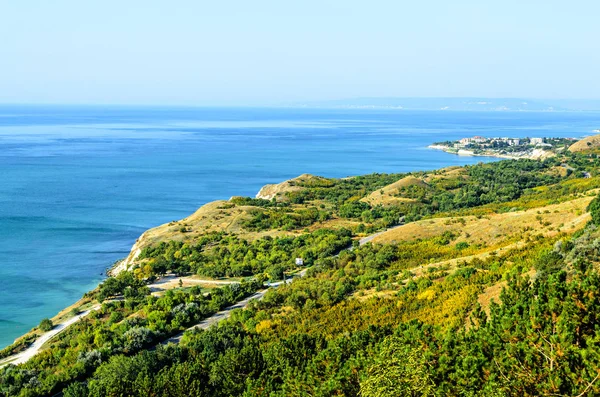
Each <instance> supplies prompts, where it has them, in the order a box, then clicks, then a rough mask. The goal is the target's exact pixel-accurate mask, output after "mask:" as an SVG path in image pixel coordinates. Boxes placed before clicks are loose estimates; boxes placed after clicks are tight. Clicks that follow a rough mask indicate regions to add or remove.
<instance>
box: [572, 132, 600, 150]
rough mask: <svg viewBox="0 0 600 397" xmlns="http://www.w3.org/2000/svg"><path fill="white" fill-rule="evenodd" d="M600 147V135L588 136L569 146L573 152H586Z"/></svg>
mask: <svg viewBox="0 0 600 397" xmlns="http://www.w3.org/2000/svg"><path fill="white" fill-rule="evenodd" d="M599 147H600V135H593V136H588V137H586V138H583V139H581V140H580V141H577V142H575V143H574V144H573V145H571V146H569V151H570V152H572V153H577V152H585V151H588V150H596V149H598V148H599Z"/></svg>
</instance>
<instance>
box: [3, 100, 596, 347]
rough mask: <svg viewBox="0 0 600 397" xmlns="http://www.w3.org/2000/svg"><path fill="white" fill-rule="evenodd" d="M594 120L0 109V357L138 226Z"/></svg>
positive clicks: (77, 290) (569, 129)
mask: <svg viewBox="0 0 600 397" xmlns="http://www.w3.org/2000/svg"><path fill="white" fill-rule="evenodd" d="M596 128H600V114H599V113H583V112H581V113H525V112H523V113H508V112H493V113H492V112H490V113H485V112H442V111H440V112H408V111H397V110H396V111H391V110H390V111H382V110H363V109H360V110H316V109H266V108H261V109H252V108H238V109H234V108H229V109H225V108H223V109H221V108H150V107H145V108H136V107H67V106H0V172H1V177H0V347H3V346H6V345H8V344H10V343H11V342H12V341H13V340H14V339H15V338H16V337H17V336H19V335H21V334H22V333H24V332H26V331H27V330H29V329H30V328H31V327H33V326H35V325H36V324H37V323H39V321H40V320H41V319H42V318H44V317H51V316H53V315H54V314H55V313H57V312H58V311H59V310H60V309H62V308H63V307H65V306H67V305H69V304H71V303H73V302H74V301H76V300H77V299H78V298H79V297H81V295H82V294H83V293H84V292H86V291H87V290H89V289H91V288H93V287H95V286H96V285H97V283H98V282H99V281H101V280H102V279H103V274H104V271H105V269H106V268H107V267H108V266H110V265H111V264H112V263H113V262H115V261H116V260H118V259H120V258H123V257H124V256H126V255H127V253H128V252H129V249H130V247H131V245H132V244H133V242H134V241H135V239H136V238H137V237H138V236H139V235H140V234H141V233H142V232H143V231H144V230H146V229H148V228H150V227H152V226H156V225H159V224H162V223H165V222H169V221H171V220H175V219H180V218H183V217H185V216H187V215H189V214H190V213H192V212H193V211H194V210H195V209H196V208H198V207H199V206H201V205H202V204H204V203H206V202H209V201H212V200H215V199H223V198H229V197H230V196H232V195H248V196H254V195H255V194H256V192H257V191H258V190H259V189H260V187H261V186H263V185H264V184H266V183H275V182H280V181H282V180H285V179H289V178H291V177H294V176H297V175H299V174H302V173H312V174H317V175H323V176H328V177H344V176H349V175H358V174H365V173H371V172H404V171H414V170H426V169H435V168H440V167H445V166H450V165H461V164H472V163H476V162H479V161H492V160H494V159H490V158H483V157H477V158H474V157H459V156H454V155H450V154H446V153H443V152H440V151H435V150H431V149H427V145H429V144H431V143H432V142H435V141H441V140H452V139H458V138H462V137H465V136H473V135H483V136H488V137H491V136H508V137H525V136H530V137H532V136H540V137H541V136H563V137H581V136H584V135H588V134H591V133H592V131H593V130H594V129H596Z"/></svg>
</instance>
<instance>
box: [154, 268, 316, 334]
mask: <svg viewBox="0 0 600 397" xmlns="http://www.w3.org/2000/svg"><path fill="white" fill-rule="evenodd" d="M307 271H308V269H304V270H302V271H300V272H298V273H296V274H295V275H294V277H290V278H288V279H286V280H285V283H286V284H289V283H291V282H292V281H293V280H294V278H298V277H304V276H305V275H306V272H307ZM281 284H283V281H277V282H275V283H268V284H267V286H268V287H271V288H277V287H279V286H280V285H281ZM268 290H269V289H268V288H267V289H263V290H260V291H258V292H255V293H254V294H252V295H250V296H249V297H247V298H246V299H244V300H241V301H239V302H237V303H235V304H233V305H231V306H229V307H226V308H225V309H223V310H221V311H220V312H217V313H215V314H213V315H212V316H210V317H208V318H205V319H204V320H202V321H200V322H199V323H198V324H196V325H193V326H191V327H189V328H188V329H186V330H185V331H183V332H180V333H178V334H177V335H175V336H172V337H170V338H169V339H167V340H165V341H163V342H161V344H162V345H166V344H168V343H179V342H181V338H182V337H183V334H184V333H186V332H187V331H190V330H193V329H208V328H209V327H211V326H213V325H215V324H218V323H219V322H221V321H223V320H226V319H228V318H229V317H230V316H231V312H232V311H233V310H235V309H243V308H245V307H246V306H248V304H249V303H250V301H251V300H254V299H256V300H261V299H262V298H264V297H265V294H266V293H267V291H268Z"/></svg>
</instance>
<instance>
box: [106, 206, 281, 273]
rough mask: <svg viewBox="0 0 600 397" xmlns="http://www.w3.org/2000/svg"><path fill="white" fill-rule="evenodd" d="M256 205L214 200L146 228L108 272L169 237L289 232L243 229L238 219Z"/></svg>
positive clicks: (252, 236)
mask: <svg viewBox="0 0 600 397" xmlns="http://www.w3.org/2000/svg"><path fill="white" fill-rule="evenodd" d="M256 208H257V207H252V206H235V205H233V204H232V203H231V202H229V201H225V200H218V201H213V202H211V203H208V204H205V205H203V206H202V207H200V208H199V209H198V210H197V211H196V212H195V213H193V214H192V215H190V216H188V217H187V218H184V219H182V220H180V221H174V222H169V223H166V224H164V225H161V226H158V227H155V228H152V229H149V230H147V231H146V232H144V233H143V234H142V235H141V236H140V238H138V240H137V241H136V242H135V244H134V246H133V248H132V249H131V252H130V254H129V256H128V257H127V258H126V259H125V260H124V261H123V262H122V263H121V264H119V265H118V266H117V267H115V268H114V269H113V270H112V271H111V273H113V274H115V273H118V272H119V271H121V270H123V269H126V268H128V267H129V266H131V265H132V264H133V262H134V260H135V258H137V256H138V255H139V254H140V252H141V251H142V250H143V249H144V248H146V247H148V246H151V245H154V244H157V243H160V242H161V241H171V240H173V241H182V242H188V243H193V242H194V241H196V240H197V239H198V238H200V237H201V236H203V235H205V234H206V233H210V232H228V233H235V234H236V235H238V236H239V237H241V238H245V239H248V240H254V239H257V238H261V237H263V236H280V235H293V233H292V232H284V231H277V230H268V231H263V232H252V231H248V230H247V229H245V228H244V227H243V226H242V221H243V220H244V219H247V218H249V217H250V214H249V211H251V210H253V209H256ZM184 230H185V231H184Z"/></svg>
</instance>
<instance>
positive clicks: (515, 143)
mask: <svg viewBox="0 0 600 397" xmlns="http://www.w3.org/2000/svg"><path fill="white" fill-rule="evenodd" d="M576 141H577V139H575V138H485V137H482V136H474V137H470V138H462V139H459V140H458V141H445V142H436V143H434V144H432V145H430V146H429V147H430V148H432V149H439V150H443V151H445V152H447V153H452V154H458V155H464V156H493V157H502V158H535V159H539V158H546V157H549V156H552V155H554V153H555V152H557V151H562V150H565V149H566V148H568V147H569V146H570V145H572V144H573V143H574V142H576Z"/></svg>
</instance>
